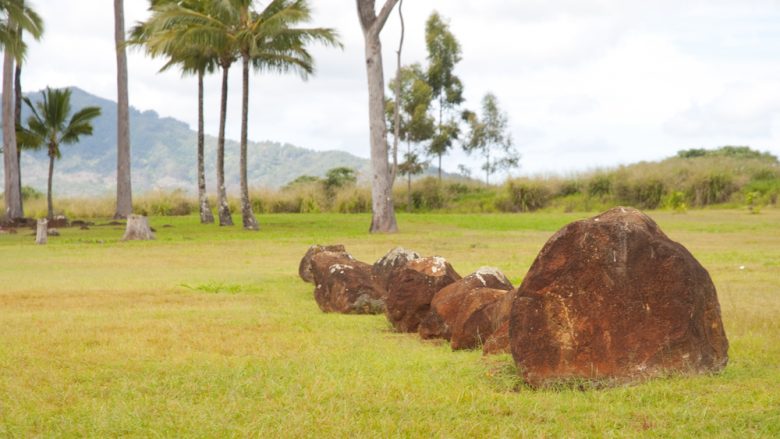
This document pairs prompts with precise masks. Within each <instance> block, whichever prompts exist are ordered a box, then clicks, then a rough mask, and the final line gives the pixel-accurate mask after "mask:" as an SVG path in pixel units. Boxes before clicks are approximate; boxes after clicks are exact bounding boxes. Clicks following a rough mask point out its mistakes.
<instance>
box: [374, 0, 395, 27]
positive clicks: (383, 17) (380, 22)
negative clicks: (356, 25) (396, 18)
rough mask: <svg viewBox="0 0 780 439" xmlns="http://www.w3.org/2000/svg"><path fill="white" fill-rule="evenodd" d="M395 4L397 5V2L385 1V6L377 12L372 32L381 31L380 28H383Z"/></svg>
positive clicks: (392, 0) (393, 0)
mask: <svg viewBox="0 0 780 439" xmlns="http://www.w3.org/2000/svg"><path fill="white" fill-rule="evenodd" d="M396 3H398V0H386V1H385V5H384V6H383V7H382V10H381V11H379V14H378V15H377V16H376V20H375V21H374V24H373V25H372V28H373V29H372V30H373V31H375V32H376V33H379V32H381V31H382V28H383V27H385V23H386V22H387V19H388V17H390V12H392V11H393V8H394V7H395V4H396Z"/></svg>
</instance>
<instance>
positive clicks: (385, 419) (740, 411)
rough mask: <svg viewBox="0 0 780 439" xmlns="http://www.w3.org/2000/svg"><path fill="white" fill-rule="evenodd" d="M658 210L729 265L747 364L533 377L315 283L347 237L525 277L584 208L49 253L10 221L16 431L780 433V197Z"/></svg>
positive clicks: (105, 244)
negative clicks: (305, 278) (544, 385)
mask: <svg viewBox="0 0 780 439" xmlns="http://www.w3.org/2000/svg"><path fill="white" fill-rule="evenodd" d="M653 216H654V217H655V218H656V219H657V220H658V222H659V223H660V224H661V226H662V227H663V228H664V230H665V231H666V232H667V234H668V235H670V237H671V238H672V239H675V240H677V241H680V242H682V243H683V244H684V245H686V246H687V247H688V248H689V249H690V250H691V251H692V252H693V254H694V255H695V256H697V257H698V258H699V259H700V261H701V262H702V263H703V264H704V265H705V267H707V268H708V269H709V270H710V273H711V274H712V276H713V279H714V281H715V284H716V286H717V287H718V291H719V295H720V301H721V307H722V311H723V318H724V322H725V325H726V330H727V333H728V336H729V339H730V341H731V350H730V357H731V361H730V364H729V366H728V368H727V369H726V370H725V372H723V373H722V374H720V375H718V376H702V377H694V378H679V377H676V378H668V379H661V380H656V381H652V382H648V383H645V384H642V385H637V386H633V387H625V388H617V389H611V390H603V391H586V392H581V391H577V390H561V391H553V390H546V391H532V390H529V389H527V388H526V387H524V386H522V384H521V383H520V381H519V379H518V378H517V377H516V375H515V373H514V370H513V365H512V361H511V358H510V357H509V356H498V357H489V358H483V357H482V356H481V355H480V353H479V352H457V353H453V352H451V351H450V350H449V347H448V346H447V345H443V344H440V343H427V342H422V341H420V340H419V339H418V338H417V337H416V336H413V335H402V334H395V333H392V332H390V331H389V329H388V325H387V323H386V321H385V319H384V317H383V316H344V315H333V314H323V313H321V312H320V311H319V309H318V308H317V306H316V303H315V302H314V300H313V298H312V286H311V285H310V284H305V283H303V282H302V281H300V280H299V279H298V277H297V265H298V261H299V259H300V257H301V256H302V255H303V253H304V252H305V250H306V247H307V246H308V245H310V244H312V243H336V242H341V243H344V244H346V245H347V248H348V249H349V250H351V252H352V253H353V254H354V255H355V256H356V257H357V258H359V259H362V260H365V261H369V262H372V261H373V260H375V259H376V258H378V257H379V256H381V255H382V254H384V253H385V252H386V251H387V250H388V249H389V248H391V247H392V246H394V245H397V244H400V245H404V246H407V247H409V248H413V249H415V250H417V251H419V252H421V253H424V254H439V255H443V256H446V257H447V258H448V259H449V260H450V261H451V262H452V263H453V265H454V266H455V268H456V269H457V270H458V271H459V272H460V273H461V274H463V275H465V274H467V273H469V272H470V271H472V270H474V269H476V268H478V267H479V266H481V265H495V266H498V267H499V268H501V269H502V270H504V271H505V272H506V273H507V275H508V276H509V277H510V278H511V280H512V281H513V282H515V283H518V282H519V281H520V280H521V278H522V276H523V275H524V273H525V271H526V270H527V268H528V266H529V265H530V263H531V262H532V261H533V258H534V257H535V255H536V252H537V251H538V250H539V249H540V247H541V246H542V245H543V243H544V242H545V240H546V239H547V238H548V237H549V236H550V235H551V233H552V232H553V231H555V230H557V229H558V228H559V227H561V226H562V225H564V224H565V223H566V222H568V221H571V220H573V219H577V218H579V217H581V214H580V215H577V214H526V215H484V216H480V215H411V216H409V215H401V216H400V218H399V221H400V225H401V228H402V231H403V232H402V233H400V234H398V235H394V236H369V235H367V234H366V233H365V229H366V228H367V225H368V223H369V218H368V216H366V215H268V216H262V217H261V218H260V219H261V221H262V223H263V227H264V230H263V231H262V232H260V233H258V234H250V233H245V232H242V231H241V230H240V229H238V228H230V229H225V228H222V229H220V228H217V227H215V226H211V227H202V226H199V225H196V224H195V223H196V219H195V218H194V217H187V218H153V219H152V224H153V225H154V226H155V227H157V229H158V240H157V241H155V242H146V243H119V242H117V239H118V238H119V237H120V236H121V233H122V230H121V228H117V227H111V226H104V227H93V229H92V230H89V231H81V230H71V229H67V230H63V231H62V235H63V236H61V237H58V238H51V240H50V244H49V245H48V246H45V247H37V246H34V245H33V244H32V239H33V238H32V237H30V236H27V235H26V232H25V233H24V234H19V235H0V260H2V261H3V264H2V265H0V279H1V280H2V283H1V284H0V436H9V435H10V436H24V437H26V436H32V435H36V434H42V435H45V436H52V435H54V436H61V435H62V436H85V435H86V436H117V435H131V436H154V435H161V436H181V435H190V436H225V435H230V436H247V435H257V436H262V437H272V436H278V435H283V436H293V437H300V436H309V437H315V436H316V437H322V436H330V437H333V436H335V437H343V436H353V437H354V436H375V437H387V436H402V437H409V436H413V437H418V436H446V437H518V436H542V435H551V436H567V437H572V436H590V435H596V436H603V435H607V436H609V435H613V434H617V435H624V436H636V435H640V434H641V435H648V436H671V437H710V436H732V437H734V436H745V435H754V436H775V437H776V436H777V435H780V392H778V391H777V386H778V383H780V342H778V340H780V295H779V294H780V290H779V288H778V280H780V211H778V210H774V209H772V210H765V211H764V212H763V213H762V214H761V215H747V214H745V213H744V212H739V211H694V212H689V213H687V214H684V215H673V214H670V213H661V212H658V213H655V214H653ZM164 224H171V225H173V227H171V228H164V227H163V225H164ZM740 265H744V266H745V267H746V268H745V269H744V270H740V269H739V266H740Z"/></svg>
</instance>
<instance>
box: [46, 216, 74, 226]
mask: <svg viewBox="0 0 780 439" xmlns="http://www.w3.org/2000/svg"><path fill="white" fill-rule="evenodd" d="M69 226H70V221H68V217H66V216H65V215H54V218H52V219H51V220H49V224H48V227H49V228H50V229H61V228H64V227H69Z"/></svg>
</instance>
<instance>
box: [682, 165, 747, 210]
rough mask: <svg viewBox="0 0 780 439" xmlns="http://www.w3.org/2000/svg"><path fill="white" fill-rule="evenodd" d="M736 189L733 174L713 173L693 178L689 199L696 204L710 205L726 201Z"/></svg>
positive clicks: (689, 189)
mask: <svg viewBox="0 0 780 439" xmlns="http://www.w3.org/2000/svg"><path fill="white" fill-rule="evenodd" d="M735 191H736V186H735V184H734V181H733V178H732V177H731V175H729V174H725V173H712V174H709V175H705V176H703V177H699V178H696V179H694V180H693V182H692V183H691V185H690V187H689V188H688V199H689V200H691V204H692V205H694V206H708V205H711V204H716V203H725V202H726V201H728V200H729V198H730V197H731V194H733V193H734V192H735Z"/></svg>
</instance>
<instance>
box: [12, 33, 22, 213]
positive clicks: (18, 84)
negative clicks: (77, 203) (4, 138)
mask: <svg viewBox="0 0 780 439" xmlns="http://www.w3.org/2000/svg"><path fill="white" fill-rule="evenodd" d="M16 31H17V32H18V33H19V38H21V37H22V27H21V26H17V27H16ZM21 124H22V65H21V64H19V63H16V68H15V69H14V129H16V128H18V127H19V126H20V125H21ZM18 146H19V145H17V148H16V167H17V169H18V170H19V192H20V193H21V191H22V148H19V147H18ZM19 202H20V203H21V204H22V210H24V197H21V198H19Z"/></svg>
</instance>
